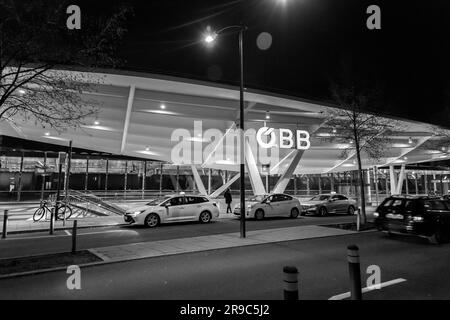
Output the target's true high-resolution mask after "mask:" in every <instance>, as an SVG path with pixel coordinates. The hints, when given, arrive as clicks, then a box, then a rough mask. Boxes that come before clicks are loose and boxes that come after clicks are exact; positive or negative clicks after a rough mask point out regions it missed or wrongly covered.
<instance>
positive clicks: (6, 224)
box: [2, 209, 8, 239]
mask: <svg viewBox="0 0 450 320" xmlns="http://www.w3.org/2000/svg"><path fill="white" fill-rule="evenodd" d="M7 226H8V209H6V210H5V211H4V212H3V233H2V239H6V235H7V232H8V231H7Z"/></svg>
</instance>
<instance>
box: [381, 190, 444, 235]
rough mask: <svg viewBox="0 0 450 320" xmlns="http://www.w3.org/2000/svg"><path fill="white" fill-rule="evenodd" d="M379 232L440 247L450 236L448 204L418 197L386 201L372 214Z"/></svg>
mask: <svg viewBox="0 0 450 320" xmlns="http://www.w3.org/2000/svg"><path fill="white" fill-rule="evenodd" d="M374 217H375V221H374V222H375V226H376V227H377V228H378V230H380V231H385V232H388V233H389V234H392V233H400V234H410V235H417V236H421V237H426V238H428V239H429V240H430V242H431V243H442V242H443V241H445V240H448V239H449V236H450V202H449V201H446V200H442V199H440V198H437V197H436V198H433V197H421V196H415V197H412V196H392V197H389V198H386V199H385V200H384V201H383V203H381V204H380V205H379V206H378V208H377V210H376V211H375V213H374Z"/></svg>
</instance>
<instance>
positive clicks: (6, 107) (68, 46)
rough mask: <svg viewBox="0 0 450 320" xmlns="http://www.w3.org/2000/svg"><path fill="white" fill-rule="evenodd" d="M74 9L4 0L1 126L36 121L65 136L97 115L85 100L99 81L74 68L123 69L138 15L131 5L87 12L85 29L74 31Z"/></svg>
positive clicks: (37, 0)
mask: <svg viewBox="0 0 450 320" xmlns="http://www.w3.org/2000/svg"><path fill="white" fill-rule="evenodd" d="M69 5H70V3H69V2H67V1H56V0H32V1H31V0H0V121H9V122H12V123H14V122H18V121H30V120H32V121H33V120H34V121H35V122H36V123H37V124H41V125H42V126H43V127H45V126H50V127H53V128H54V129H56V130H58V131H60V130H65V129H66V128H67V127H79V126H80V125H81V124H83V121H84V119H85V118H86V117H88V116H91V115H93V114H95V113H96V106H95V104H94V103H93V102H92V101H88V100H83V99H81V94H82V93H83V91H85V90H86V91H87V90H90V91H92V90H93V86H92V84H96V82H95V81H94V82H92V81H90V80H92V79H88V77H89V76H86V75H85V73H79V72H70V70H68V66H71V67H70V68H71V69H74V67H75V69H79V68H83V70H85V71H91V70H94V69H95V68H96V67H116V66H117V65H119V64H120V63H121V61H120V60H119V59H118V58H117V55H116V51H117V46H118V45H119V44H120V41H119V40H120V39H121V38H122V36H123V34H124V33H125V32H126V29H125V27H124V23H125V21H126V19H127V17H128V15H129V14H130V13H131V12H132V11H131V9H130V8H129V7H127V6H120V7H116V8H113V9H111V10H109V11H108V10H105V12H103V11H102V12H93V13H91V16H89V15H88V14H87V13H86V12H84V11H82V14H83V16H82V17H83V19H82V21H83V24H82V28H81V29H80V30H69V29H68V28H67V26H66V20H67V18H68V15H67V13H66V9H67V7H68V6H69ZM94 14H95V15H97V14H98V15H99V16H98V17H97V16H95V17H94V16H93V15H94ZM62 66H64V67H62ZM64 69H65V70H64ZM97 83H98V80H97Z"/></svg>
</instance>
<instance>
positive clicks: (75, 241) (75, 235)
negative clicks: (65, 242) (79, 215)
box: [72, 220, 78, 254]
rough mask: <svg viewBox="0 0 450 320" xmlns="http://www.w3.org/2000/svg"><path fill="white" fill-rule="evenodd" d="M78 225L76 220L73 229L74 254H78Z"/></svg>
mask: <svg viewBox="0 0 450 320" xmlns="http://www.w3.org/2000/svg"><path fill="white" fill-rule="evenodd" d="M77 224H78V221H77V220H74V222H73V227H72V253H73V254H74V253H76V252H77Z"/></svg>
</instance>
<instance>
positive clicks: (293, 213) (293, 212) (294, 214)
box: [291, 208, 298, 219]
mask: <svg viewBox="0 0 450 320" xmlns="http://www.w3.org/2000/svg"><path fill="white" fill-rule="evenodd" d="M291 218H292V219H297V218H298V209H297V208H292V210H291Z"/></svg>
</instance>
